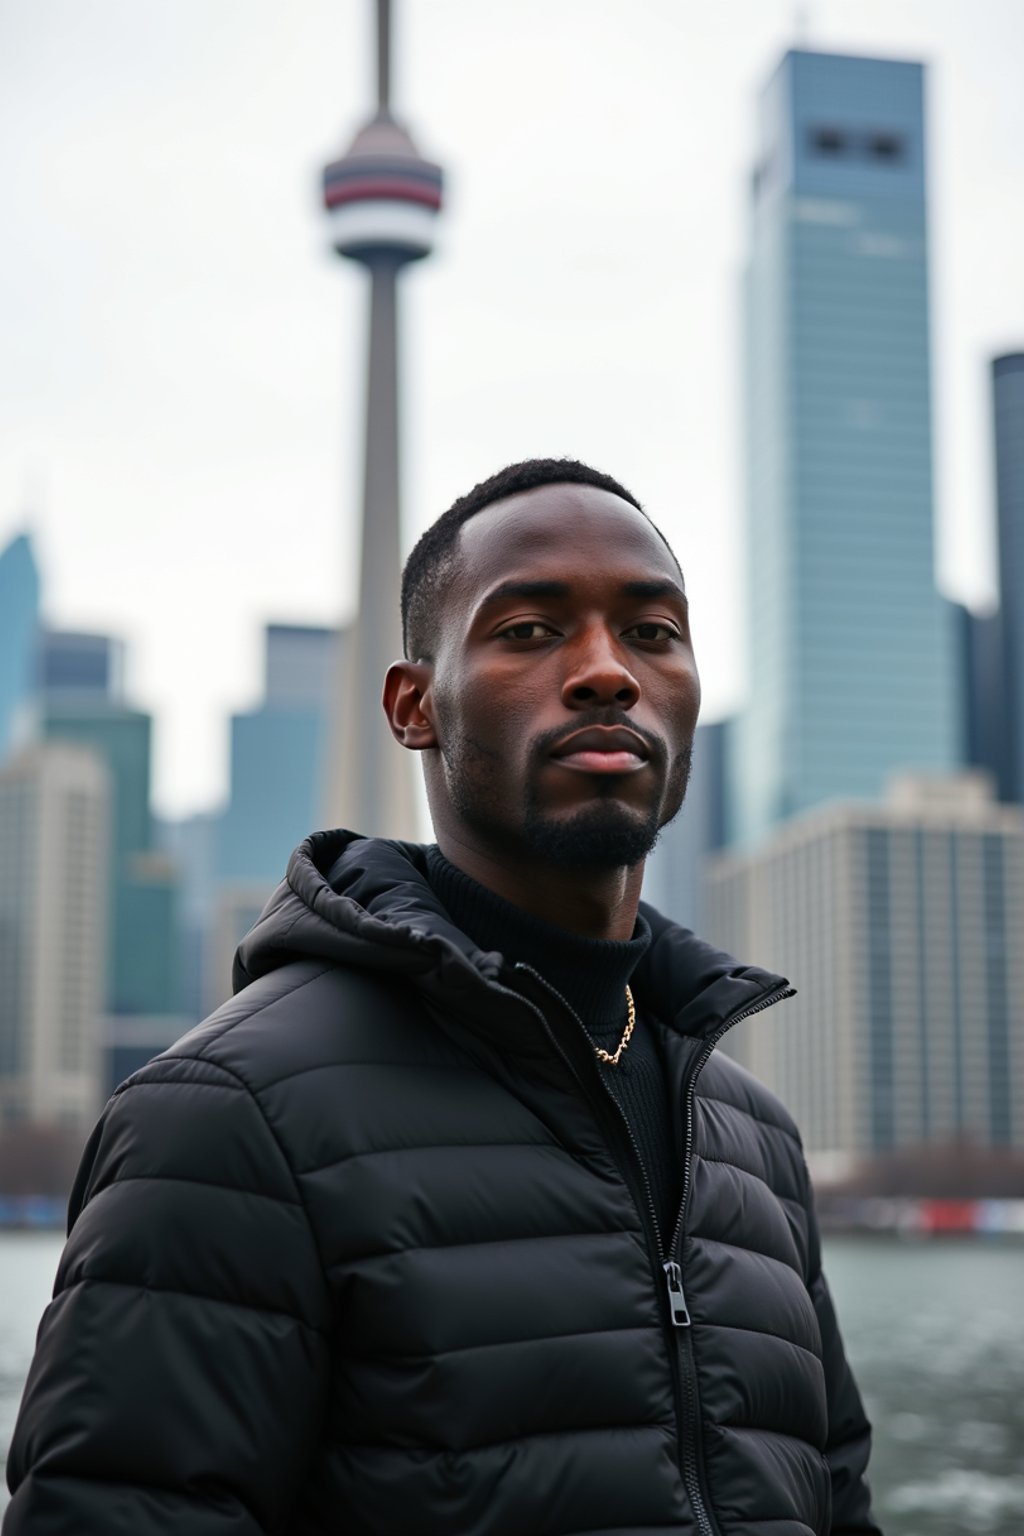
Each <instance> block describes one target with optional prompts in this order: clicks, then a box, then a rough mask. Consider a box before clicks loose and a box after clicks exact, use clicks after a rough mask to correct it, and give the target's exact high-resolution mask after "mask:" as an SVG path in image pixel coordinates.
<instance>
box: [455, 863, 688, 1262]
mask: <svg viewBox="0 0 1024 1536" xmlns="http://www.w3.org/2000/svg"><path fill="white" fill-rule="evenodd" d="M427 878H428V880H429V881H430V885H431V887H432V889H433V890H434V892H435V894H436V895H437V896H438V898H439V899H440V901H441V903H442V905H443V906H444V907H445V910H446V911H447V912H448V914H449V916H450V917H451V918H452V921H453V922H454V923H455V924H456V926H457V927H459V928H461V929H462V931H463V933H465V934H466V935H467V936H468V937H469V938H470V939H472V940H473V943H474V944H476V945H478V946H479V948H480V949H485V950H495V951H497V953H498V954H501V955H504V956H505V958H506V960H508V961H509V962H510V963H512V964H516V963H519V964H523V965H528V966H530V967H532V969H533V970H535V971H537V972H538V974H539V975H541V976H542V977H543V978H544V980H545V981H546V982H547V983H548V985H549V986H552V987H554V989H555V991H556V992H559V993H561V995H562V997H563V998H564V999H565V1001H566V1002H567V1003H568V1005H569V1007H570V1008H571V1009H572V1011H573V1012H574V1013H575V1014H577V1015H578V1016H579V1018H580V1020H581V1021H582V1023H583V1026H584V1029H585V1030H586V1032H587V1035H588V1036H589V1038H590V1041H591V1043H592V1044H593V1045H594V1046H600V1048H601V1049H602V1050H605V1051H608V1052H609V1053H610V1054H612V1055H614V1053H615V1049H616V1047H617V1045H618V1043H619V1041H620V1039H621V1038H622V1032H623V1030H624V1029H625V1027H626V1020H627V1017H628V1014H627V1006H626V983H627V982H628V981H629V978H630V977H631V976H632V974H633V971H634V970H635V968H636V966H637V964H638V963H639V961H640V960H641V959H642V957H643V956H644V954H645V953H646V951H647V947H648V945H649V944H650V942H651V930H650V928H649V927H648V926H647V924H646V922H645V921H644V919H643V918H642V917H639V916H638V917H637V923H636V928H635V929H634V932H633V937H632V938H631V939H628V940H624V941H621V942H620V941H617V940H614V939H587V938H583V937H582V936H581V935H580V934H578V933H570V932H569V931H568V929H565V928H558V927H556V926H555V925H554V924H553V923H546V922H544V921H543V920H542V919H541V918H538V917H533V916H531V914H530V913H528V912H524V911H523V909H522V908H521V907H516V906H513V905H512V903H511V902H508V901H505V900H503V898H502V897H500V896H496V895H495V894H494V892H493V891H489V890H487V888H486V887H485V886H482V885H480V884H479V882H478V881H476V880H473V879H471V878H470V876H469V875H466V874H463V872H462V871H461V870H460V869H456V868H455V866H454V864H450V863H449V862H448V860H447V859H446V858H445V857H444V855H443V854H442V852H441V850H440V849H439V848H437V847H431V848H428V850H427ZM600 1070H601V1076H602V1079H603V1081H604V1082H605V1084H606V1085H607V1087H608V1089H609V1090H610V1092H611V1094H612V1096H613V1097H614V1098H615V1100H616V1102H617V1103H618V1105H619V1107H620V1108H621V1109H622V1111H623V1113H624V1114H625V1116H626V1119H627V1120H628V1122H629V1126H630V1130H631V1131H632V1133H633V1137H634V1140H635V1141H636V1143H637V1146H638V1148H639V1151H640V1156H641V1160H642V1162H643V1165H644V1170H645V1172H646V1174H647V1178H648V1182H649V1183H650V1186H651V1193H652V1196H653V1198H654V1207H655V1210H656V1212H657V1216H658V1226H659V1228H660V1230H661V1236H662V1243H663V1244H664V1245H665V1246H667V1245H668V1243H669V1241H670V1239H671V1235H672V1233H671V1228H672V1225H673V1223H674V1220H675V1214H676V1208H677V1206H678V1204H679V1194H680V1191H679V1177H678V1172H677V1169H676V1167H675V1162H676V1159H675V1156H674V1152H673V1144H674V1142H673V1134H672V1131H673V1127H672V1111H671V1106H670V1104H669V1096H668V1090H667V1085H666V1079H665V1071H664V1066H663V1063H662V1059H661V1051H660V1048H659V1045H658V1040H657V1035H656V1031H655V1029H654V1028H653V1026H652V1025H651V1023H650V1021H649V1020H645V1019H644V1016H643V1015H642V1014H641V1012H640V1010H639V1009H637V1018H636V1027H635V1029H634V1031H633V1036H632V1039H631V1040H630V1042H629V1045H628V1046H627V1047H626V1049H625V1051H623V1053H622V1056H621V1057H620V1058H619V1064H618V1066H615V1067H613V1066H610V1065H609V1064H608V1063H606V1062H601V1063H600Z"/></svg>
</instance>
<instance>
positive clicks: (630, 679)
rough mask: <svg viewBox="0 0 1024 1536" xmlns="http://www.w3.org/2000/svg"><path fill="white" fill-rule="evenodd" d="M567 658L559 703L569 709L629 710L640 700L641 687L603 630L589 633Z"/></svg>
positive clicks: (599, 629) (585, 634) (591, 630)
mask: <svg viewBox="0 0 1024 1536" xmlns="http://www.w3.org/2000/svg"><path fill="white" fill-rule="evenodd" d="M569 657H570V662H569V667H568V670H567V672H566V674H565V679H564V681H563V683H562V702H563V703H564V704H565V705H566V707H567V708H568V709H586V708H593V707H594V705H596V704H617V705H618V707H619V708H620V709H632V707H633V705H634V704H635V703H636V701H637V700H638V699H639V697H640V684H639V683H638V682H637V680H636V678H635V677H634V676H633V674H632V672H631V671H630V670H629V667H628V666H627V665H626V661H625V659H624V657H623V655H622V652H621V651H620V649H619V646H618V643H617V642H616V641H615V640H614V639H613V637H612V636H611V635H609V633H608V631H607V630H606V629H604V628H603V627H601V628H596V627H595V628H593V629H588V630H587V631H586V632H585V633H584V634H583V635H581V636H580V638H579V642H578V643H577V644H576V645H575V646H573V647H572V649H571V651H570V652H569Z"/></svg>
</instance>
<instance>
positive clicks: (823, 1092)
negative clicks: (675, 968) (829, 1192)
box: [708, 775, 1024, 1159]
mask: <svg viewBox="0 0 1024 1536" xmlns="http://www.w3.org/2000/svg"><path fill="white" fill-rule="evenodd" d="M708 885H709V898H708V899H709V916H710V923H709V936H710V937H711V938H712V939H713V941H714V942H715V943H718V944H720V945H722V947H723V948H725V949H728V950H730V951H731V952H733V953H735V954H740V955H742V956H743V957H744V959H747V960H750V961H752V962H754V963H756V964H759V965H764V966H766V967H768V968H769V969H770V970H774V971H779V972H781V973H782V974H783V975H784V976H786V977H788V978H789V980H790V981H791V982H792V984H793V985H794V986H795V987H796V988H797V996H796V997H795V998H793V999H792V1000H790V1001H789V1002H787V1003H786V1004H785V1005H784V1006H783V1007H782V1008H779V1009H777V1010H772V1011H771V1013H770V1014H769V1013H766V1014H764V1015H758V1016H756V1017H754V1018H752V1019H750V1020H747V1021H745V1022H744V1023H743V1024H741V1025H738V1026H737V1027H736V1029H735V1030H733V1031H732V1032H731V1033H730V1034H729V1035H727V1036H726V1038H725V1040H724V1042H723V1048H724V1049H727V1050H729V1051H730V1052H731V1053H733V1054H734V1055H736V1056H737V1057H738V1058H739V1059H740V1060H741V1061H742V1062H743V1063H744V1065H746V1066H748V1067H749V1068H750V1069H751V1071H753V1072H754V1073H755V1074H756V1075H757V1076H758V1077H759V1078H761V1079H762V1081H764V1082H766V1083H767V1084H768V1086H769V1087H771V1088H772V1089H773V1090H774V1091H775V1092H776V1093H778V1094H779V1096H780V1097H781V1098H782V1099H783V1101H784V1102H785V1103H786V1104H787V1105H788V1106H789V1108H790V1109H791V1110H792V1111H793V1113H794V1115H795V1116H796V1119H797V1122H798V1124H799V1125H800V1129H801V1131H802V1133H803V1136H804V1140H805V1144H806V1146H807V1148H808V1152H809V1153H811V1154H815V1155H816V1156H817V1157H818V1158H819V1159H820V1158H822V1157H823V1156H824V1155H825V1154H833V1155H834V1154H839V1155H840V1157H841V1158H844V1159H851V1158H852V1159H860V1158H865V1157H871V1156H873V1155H875V1154H882V1153H887V1152H889V1151H891V1150H893V1149H896V1148H906V1147H921V1146H927V1145H936V1144H939V1145H946V1146H948V1145H950V1144H952V1143H955V1142H957V1141H963V1140H969V1141H971V1142H973V1143H974V1144H976V1145H979V1146H983V1147H1007V1146H1017V1147H1024V1034H1022V1032H1021V1029H1020V1020H1021V1018H1022V1017H1024V947H1022V945H1021V934H1022V933H1024V810H1022V809H1021V808H1019V807H1017V806H1005V805H1000V804H997V803H996V802H995V801H994V800H993V799H992V798H991V793H990V789H989V781H988V779H987V777H986V776H985V775H974V776H971V775H963V776H961V777H960V778H950V779H946V780H943V779H941V778H935V779H934V780H930V781H929V780H919V779H913V778H908V779H906V780H904V781H902V782H901V781H898V780H897V781H894V783H893V786H892V790H891V793H890V796H889V798H888V799H887V800H885V801H883V802H881V803H877V804H855V803H847V804H835V805H831V806H822V807H820V808H819V809H818V810H815V811H811V812H808V813H807V814H806V815H804V816H800V817H797V818H795V819H794V820H793V821H791V822H789V823H788V824H787V825H786V826H785V827H782V828H780V829H779V830H778V831H777V832H776V833H775V834H774V835H773V836H772V837H771V838H770V839H768V840H767V841H766V842H764V843H762V844H761V845H760V846H759V847H758V848H756V849H753V850H750V851H746V852H729V853H723V854H720V855H719V856H718V857H717V858H715V859H714V860H712V862H711V866H710V870H709V881H708Z"/></svg>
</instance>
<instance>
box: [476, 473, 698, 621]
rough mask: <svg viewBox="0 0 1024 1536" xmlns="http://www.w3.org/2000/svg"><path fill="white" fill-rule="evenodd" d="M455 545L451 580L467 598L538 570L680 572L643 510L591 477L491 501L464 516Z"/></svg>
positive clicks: (568, 576)
mask: <svg viewBox="0 0 1024 1536" xmlns="http://www.w3.org/2000/svg"><path fill="white" fill-rule="evenodd" d="M457 549H458V576H457V578H456V581H455V588H456V591H457V592H458V593H459V595H460V596H461V597H462V598H463V599H464V600H466V601H469V602H472V601H473V600H474V599H475V598H476V597H478V596H479V595H481V593H482V592H483V591H484V590H485V589H489V588H490V587H491V586H492V585H493V584H494V583H495V582H498V581H502V580H505V579H507V578H508V577H510V576H513V575H515V576H522V577H525V576H527V575H528V574H531V573H534V572H540V571H544V572H545V573H552V572H557V574H558V576H559V577H560V578H562V579H563V580H569V581H571V580H572V578H573V576H575V575H580V576H584V575H586V576H593V575H594V574H596V573H597V572H598V571H601V570H607V571H609V572H610V573H611V574H613V575H615V576H616V577H618V578H619V579H622V578H624V577H627V576H635V577H640V576H648V575H649V576H654V577H661V576H665V577H667V578H669V579H672V580H676V581H678V575H679V573H678V568H677V566H676V564H675V561H674V560H673V558H672V554H671V552H670V551H669V549H668V547H667V546H666V544H665V542H664V540H663V539H662V538H661V536H660V535H659V534H658V533H657V532H656V531H655V529H654V528H653V527H652V526H651V524H650V523H649V522H648V520H647V518H646V517H645V516H644V515H643V513H642V512H639V511H638V510H637V508H636V507H634V506H632V505H631V504H630V503H629V502H628V501H623V499H622V497H621V496H615V495H613V494H612V492H610V491H602V490H599V489H598V488H597V487H596V486H592V485H541V486H537V487H536V488H535V489H534V490H531V491H523V492H521V493H520V494H518V495H516V496H509V497H507V498H506V499H505V500H504V501H497V502H494V503H493V504H492V505H491V506H489V507H485V508H484V509H483V511H481V512H478V513H477V514H476V516H475V517H471V518H470V519H469V520H468V522H466V523H464V524H463V526H462V528H461V529H460V530H459V538H458V545H457Z"/></svg>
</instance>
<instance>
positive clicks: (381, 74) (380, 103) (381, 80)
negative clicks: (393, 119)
mask: <svg viewBox="0 0 1024 1536" xmlns="http://www.w3.org/2000/svg"><path fill="white" fill-rule="evenodd" d="M377 116H378V117H390V116H391V0H377Z"/></svg>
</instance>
